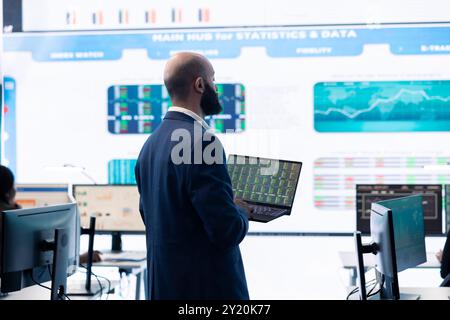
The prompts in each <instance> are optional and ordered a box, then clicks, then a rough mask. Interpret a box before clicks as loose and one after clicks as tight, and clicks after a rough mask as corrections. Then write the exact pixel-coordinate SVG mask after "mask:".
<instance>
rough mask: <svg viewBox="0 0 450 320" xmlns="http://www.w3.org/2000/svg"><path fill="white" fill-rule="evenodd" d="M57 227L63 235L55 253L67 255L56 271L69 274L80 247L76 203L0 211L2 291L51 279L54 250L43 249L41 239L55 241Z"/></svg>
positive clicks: (0, 275)
mask: <svg viewBox="0 0 450 320" xmlns="http://www.w3.org/2000/svg"><path fill="white" fill-rule="evenodd" d="M56 229H59V230H62V231H63V232H64V233H65V234H66V236H65V237H64V239H62V241H61V242H59V245H61V247H60V248H59V250H58V252H59V253H60V252H61V251H60V250H64V251H65V253H66V254H67V261H66V262H65V260H62V261H61V262H62V264H61V265H58V266H57V268H58V272H59V273H60V272H62V273H65V274H66V275H71V274H73V273H75V271H76V270H77V266H78V257H79V247H80V245H79V239H80V220H79V216H78V214H77V210H76V205H75V203H70V204H63V205H57V206H47V207H38V208H31V209H18V210H9V211H3V212H1V213H0V234H1V235H2V236H1V237H0V277H1V281H0V283H1V292H5V293H6V292H13V291H18V290H20V289H22V288H25V287H28V286H31V285H34V284H36V283H42V282H46V281H49V280H50V279H51V272H52V271H51V270H52V266H53V257H54V252H53V251H52V250H44V242H45V241H46V242H54V241H56V240H55V230H56ZM64 256H65V255H64ZM53 271H55V269H53Z"/></svg>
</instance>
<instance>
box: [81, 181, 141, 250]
mask: <svg viewBox="0 0 450 320" xmlns="http://www.w3.org/2000/svg"><path fill="white" fill-rule="evenodd" d="M73 196H74V198H75V200H76V202H77V204H78V209H79V211H80V220H81V226H82V227H83V228H88V227H89V218H90V216H92V215H94V216H95V218H96V226H95V229H96V233H103V234H105V233H108V234H112V235H113V240H112V248H111V249H112V251H121V238H120V236H121V234H122V233H127V234H143V233H144V232H145V226H144V223H143V222H142V218H141V215H140V213H139V192H138V189H137V186H136V185H116V184H115V185H98V184H96V185H92V184H91V185H86V184H77V185H73Z"/></svg>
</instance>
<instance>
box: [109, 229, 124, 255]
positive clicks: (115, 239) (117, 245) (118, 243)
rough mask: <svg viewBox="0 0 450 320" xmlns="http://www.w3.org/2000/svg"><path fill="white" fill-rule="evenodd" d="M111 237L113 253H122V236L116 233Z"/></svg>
mask: <svg viewBox="0 0 450 320" xmlns="http://www.w3.org/2000/svg"><path fill="white" fill-rule="evenodd" d="M111 235H112V239H111V252H122V234H121V233H120V232H118V231H114V232H113V233H112V234H111Z"/></svg>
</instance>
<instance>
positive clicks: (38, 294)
mask: <svg viewBox="0 0 450 320" xmlns="http://www.w3.org/2000/svg"><path fill="white" fill-rule="evenodd" d="M71 277H72V276H70V277H68V278H67V285H68V286H70V281H71ZM101 281H102V285H104V286H105V287H106V286H107V282H106V281H105V280H101ZM42 285H44V286H47V287H49V288H50V287H51V285H52V283H51V281H47V282H44V283H43V284H42ZM113 287H114V286H113ZM103 294H105V295H106V293H103ZM101 297H102V296H100V294H97V295H95V296H69V298H70V300H98V299H101ZM2 300H50V290H48V289H46V288H42V287H40V286H38V285H33V286H31V287H27V288H24V289H22V290H20V291H16V292H11V293H8V294H7V295H6V296H3V297H0V301H2Z"/></svg>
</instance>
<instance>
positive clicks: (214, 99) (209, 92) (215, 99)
mask: <svg viewBox="0 0 450 320" xmlns="http://www.w3.org/2000/svg"><path fill="white" fill-rule="evenodd" d="M200 108H202V110H203V113H204V114H205V116H212V115H215V114H219V113H220V112H222V106H221V105H220V101H219V96H218V95H217V92H216V91H215V90H214V89H213V88H212V87H211V86H210V85H209V84H206V87H205V92H203V95H202V98H201V100H200Z"/></svg>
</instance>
